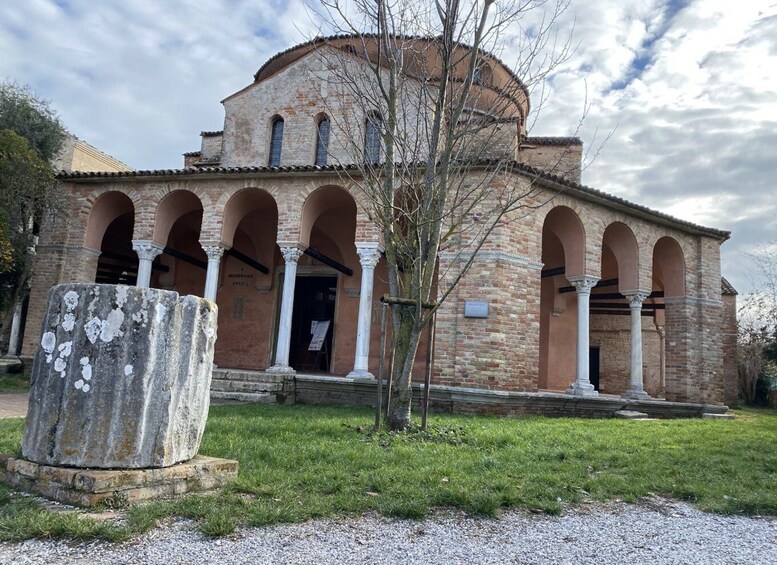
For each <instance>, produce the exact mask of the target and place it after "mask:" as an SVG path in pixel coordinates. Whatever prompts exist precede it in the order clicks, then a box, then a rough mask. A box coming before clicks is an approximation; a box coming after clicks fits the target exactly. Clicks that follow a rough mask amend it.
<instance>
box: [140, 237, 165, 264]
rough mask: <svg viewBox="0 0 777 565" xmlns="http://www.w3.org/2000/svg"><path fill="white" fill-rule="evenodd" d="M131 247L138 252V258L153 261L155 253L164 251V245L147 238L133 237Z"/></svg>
mask: <svg viewBox="0 0 777 565" xmlns="http://www.w3.org/2000/svg"><path fill="white" fill-rule="evenodd" d="M132 249H133V250H134V251H135V253H137V254H138V258H139V259H146V260H148V261H153V260H154V259H155V258H156V256H157V255H159V254H161V253H162V251H164V249H165V246H164V245H162V244H161V243H157V242H156V241H152V240H148V239H133V240H132Z"/></svg>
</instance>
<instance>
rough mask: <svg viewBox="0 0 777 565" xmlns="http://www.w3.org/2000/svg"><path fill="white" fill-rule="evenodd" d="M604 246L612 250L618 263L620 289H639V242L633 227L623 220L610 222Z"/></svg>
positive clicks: (603, 236) (603, 237)
mask: <svg viewBox="0 0 777 565" xmlns="http://www.w3.org/2000/svg"><path fill="white" fill-rule="evenodd" d="M602 246H603V247H605V246H606V247H607V248H608V249H609V250H610V251H611V252H612V254H613V255H614V256H615V260H616V261H617V263H618V289H619V290H620V291H626V290H637V289H638V288H639V283H640V260H639V244H638V243H637V238H636V236H635V235H634V232H633V231H632V229H631V228H630V227H629V226H628V225H626V224H624V223H623V222H619V221H615V222H612V223H610V224H609V225H608V226H607V227H606V228H605V230H604V234H603V235H602ZM602 256H603V257H604V253H602ZM602 269H604V259H602ZM602 278H604V273H602Z"/></svg>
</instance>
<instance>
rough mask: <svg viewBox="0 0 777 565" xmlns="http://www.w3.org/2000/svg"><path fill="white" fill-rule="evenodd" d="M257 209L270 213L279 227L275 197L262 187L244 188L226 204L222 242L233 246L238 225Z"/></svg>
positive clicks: (222, 226)
mask: <svg viewBox="0 0 777 565" xmlns="http://www.w3.org/2000/svg"><path fill="white" fill-rule="evenodd" d="M255 211H262V212H264V213H269V214H270V215H271V217H272V219H273V221H274V222H275V225H276V229H277V222H278V204H277V203H276V201H275V198H273V197H272V195H271V194H270V193H269V192H267V191H266V190H264V189H261V188H244V189H241V190H239V191H237V192H236V193H235V194H233V195H232V196H231V197H230V199H229V200H228V201H227V203H226V205H225V206H224V215H223V220H222V225H221V242H222V243H224V244H225V245H226V246H227V247H231V246H232V244H233V242H234V238H235V231H236V230H237V228H238V225H240V223H241V222H242V221H243V219H244V218H245V217H246V216H247V215H249V214H251V213H252V212H255ZM274 235H275V234H274Z"/></svg>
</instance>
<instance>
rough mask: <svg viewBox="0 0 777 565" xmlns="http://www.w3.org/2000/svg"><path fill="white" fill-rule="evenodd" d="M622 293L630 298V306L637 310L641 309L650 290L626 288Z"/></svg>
mask: <svg viewBox="0 0 777 565" xmlns="http://www.w3.org/2000/svg"><path fill="white" fill-rule="evenodd" d="M621 294H622V295H623V296H625V297H626V300H628V302H629V307H630V308H632V309H635V310H636V309H641V308H642V303H643V302H644V301H645V299H646V298H647V297H648V296H650V292H648V291H646V290H624V291H623V292H621Z"/></svg>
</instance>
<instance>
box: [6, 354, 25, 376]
mask: <svg viewBox="0 0 777 565" xmlns="http://www.w3.org/2000/svg"><path fill="white" fill-rule="evenodd" d="M22 370H24V365H23V364H22V362H21V361H19V360H18V359H15V358H13V357H11V358H8V359H0V375H7V374H12V373H21V372H22Z"/></svg>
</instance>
